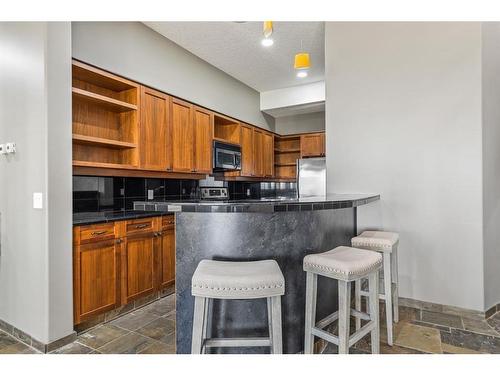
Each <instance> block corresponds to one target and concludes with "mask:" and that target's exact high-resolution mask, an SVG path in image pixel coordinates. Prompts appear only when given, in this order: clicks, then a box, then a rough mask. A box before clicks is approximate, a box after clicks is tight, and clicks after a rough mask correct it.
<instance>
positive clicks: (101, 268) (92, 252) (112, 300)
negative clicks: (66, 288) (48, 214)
mask: <svg viewBox="0 0 500 375" xmlns="http://www.w3.org/2000/svg"><path fill="white" fill-rule="evenodd" d="M121 248H122V245H121V244H120V243H119V242H118V241H116V240H107V241H97V242H93V243H88V244H83V245H76V246H75V249H74V259H73V263H74V291H73V292H74V295H73V299H74V318H75V324H78V323H80V322H81V321H83V320H86V319H88V318H91V317H93V316H95V315H98V314H101V313H103V312H106V311H109V310H113V309H115V308H117V307H119V306H120V304H121V297H120V254H121Z"/></svg>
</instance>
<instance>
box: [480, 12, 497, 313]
mask: <svg viewBox="0 0 500 375" xmlns="http://www.w3.org/2000/svg"><path fill="white" fill-rule="evenodd" d="M482 31H483V32H482V64H483V65H482V72H483V74H482V87H483V88H482V90H483V91H482V97H483V207H484V218H483V220H484V228H483V233H484V288H485V290H484V294H485V303H484V308H485V310H487V309H489V308H490V307H492V306H494V305H495V304H497V303H500V246H499V245H500V230H499V229H500V105H499V104H500V50H499V48H498V46H500V23H498V22H487V23H483V24H482Z"/></svg>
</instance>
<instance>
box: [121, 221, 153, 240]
mask: <svg viewBox="0 0 500 375" xmlns="http://www.w3.org/2000/svg"><path fill="white" fill-rule="evenodd" d="M153 229H154V218H152V217H151V218H147V219H137V220H131V221H127V226H126V233H127V236H128V235H131V234H139V233H147V232H152V231H153Z"/></svg>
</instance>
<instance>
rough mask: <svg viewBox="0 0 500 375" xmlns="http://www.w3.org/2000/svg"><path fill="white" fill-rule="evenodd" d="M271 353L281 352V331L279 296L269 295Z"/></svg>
mask: <svg viewBox="0 0 500 375" xmlns="http://www.w3.org/2000/svg"><path fill="white" fill-rule="evenodd" d="M271 329H272V331H273V332H272V335H271V342H272V353H273V354H283V343H282V338H281V335H282V332H281V297H280V296H277V297H271Z"/></svg>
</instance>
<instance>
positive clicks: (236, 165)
mask: <svg viewBox="0 0 500 375" xmlns="http://www.w3.org/2000/svg"><path fill="white" fill-rule="evenodd" d="M239 170H241V147H240V146H238V145H234V144H229V143H223V142H219V141H214V171H216V172H217V171H239Z"/></svg>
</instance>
